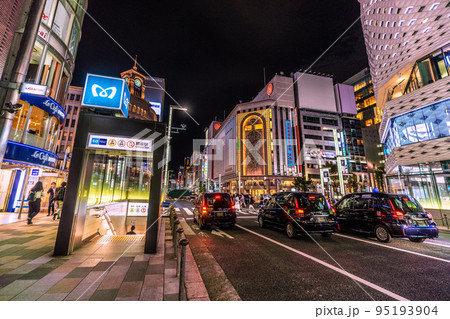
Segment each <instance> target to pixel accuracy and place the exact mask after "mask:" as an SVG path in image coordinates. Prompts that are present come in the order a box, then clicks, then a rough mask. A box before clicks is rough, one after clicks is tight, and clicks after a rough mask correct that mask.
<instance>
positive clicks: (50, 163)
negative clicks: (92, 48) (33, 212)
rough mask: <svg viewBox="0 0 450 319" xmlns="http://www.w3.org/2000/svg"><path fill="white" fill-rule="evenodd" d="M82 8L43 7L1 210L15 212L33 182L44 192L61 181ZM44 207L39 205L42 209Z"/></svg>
mask: <svg viewBox="0 0 450 319" xmlns="http://www.w3.org/2000/svg"><path fill="white" fill-rule="evenodd" d="M86 6H87V1H86V0H70V1H58V0H47V1H46V3H45V6H44V10H43V14H42V18H41V23H40V24H39V28H38V30H37V37H36V42H35V44H34V47H33V50H32V53H31V59H30V64H29V66H28V70H27V74H26V83H25V84H24V85H23V86H22V88H21V95H20V101H19V103H20V104H21V105H22V107H21V108H20V109H19V110H18V112H17V113H16V114H15V117H14V120H13V124H12V128H11V131H10V134H9V141H8V144H7V149H6V153H5V157H4V163H3V165H2V169H1V171H0V180H1V182H2V183H1V185H0V210H1V211H8V212H14V211H16V210H17V209H16V208H17V207H18V206H19V207H20V203H21V201H22V199H26V196H25V194H27V193H28V189H29V188H30V187H31V186H32V185H33V184H34V183H36V182H37V181H38V180H40V181H42V182H43V184H44V190H47V189H49V188H50V184H51V182H57V184H60V183H61V182H62V181H63V180H64V175H63V174H62V172H61V171H60V170H59V169H58V167H57V159H58V157H57V155H56V153H57V143H58V139H59V134H60V129H61V124H63V123H64V120H65V117H66V110H65V108H64V104H65V99H66V95H67V89H68V84H69V82H70V79H71V77H72V72H73V68H74V62H75V56H76V52H77V47H78V43H79V41H80V38H81V25H82V22H83V17H84V12H85V11H84V10H85V9H86ZM46 205H47V200H44V201H43V205H42V209H45V206H46ZM23 206H24V207H25V209H26V206H27V204H26V202H24V205H23Z"/></svg>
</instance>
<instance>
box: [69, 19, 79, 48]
mask: <svg viewBox="0 0 450 319" xmlns="http://www.w3.org/2000/svg"><path fill="white" fill-rule="evenodd" d="M79 36H80V27H79V26H78V23H77V22H76V21H74V23H73V26H72V32H71V34H70V41H69V50H70V53H72V56H75V52H76V50H77V46H78V38H79Z"/></svg>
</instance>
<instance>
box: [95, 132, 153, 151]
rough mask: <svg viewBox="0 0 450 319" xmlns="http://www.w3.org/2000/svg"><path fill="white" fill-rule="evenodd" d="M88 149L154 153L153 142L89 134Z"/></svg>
mask: <svg viewBox="0 0 450 319" xmlns="http://www.w3.org/2000/svg"><path fill="white" fill-rule="evenodd" d="M87 148H94V149H99V148H100V149H108V150H117V151H132V152H152V150H153V140H150V139H139V138H129V137H122V136H111V135H99V134H89V137H88V143H87Z"/></svg>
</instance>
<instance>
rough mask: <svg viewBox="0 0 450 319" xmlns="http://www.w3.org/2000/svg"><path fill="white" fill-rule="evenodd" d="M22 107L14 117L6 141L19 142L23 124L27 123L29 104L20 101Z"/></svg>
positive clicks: (23, 127)
mask: <svg viewBox="0 0 450 319" xmlns="http://www.w3.org/2000/svg"><path fill="white" fill-rule="evenodd" d="M20 103H21V104H22V105H23V106H22V108H20V109H19V111H18V112H17V113H16V114H15V115H14V120H13V124H12V126H11V131H10V132H9V137H8V139H9V140H10V141H14V142H20V141H21V139H22V135H23V132H24V130H25V124H26V122H27V114H28V111H29V109H30V104H28V103H27V102H24V101H20Z"/></svg>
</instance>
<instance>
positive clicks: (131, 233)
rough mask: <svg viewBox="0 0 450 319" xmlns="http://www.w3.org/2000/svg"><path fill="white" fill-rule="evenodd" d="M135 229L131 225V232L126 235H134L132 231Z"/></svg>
mask: <svg viewBox="0 0 450 319" xmlns="http://www.w3.org/2000/svg"><path fill="white" fill-rule="evenodd" d="M135 229H136V227H135V226H134V225H133V226H131V231H129V232H128V233H127V235H136V233H135V232H134V230H135Z"/></svg>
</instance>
